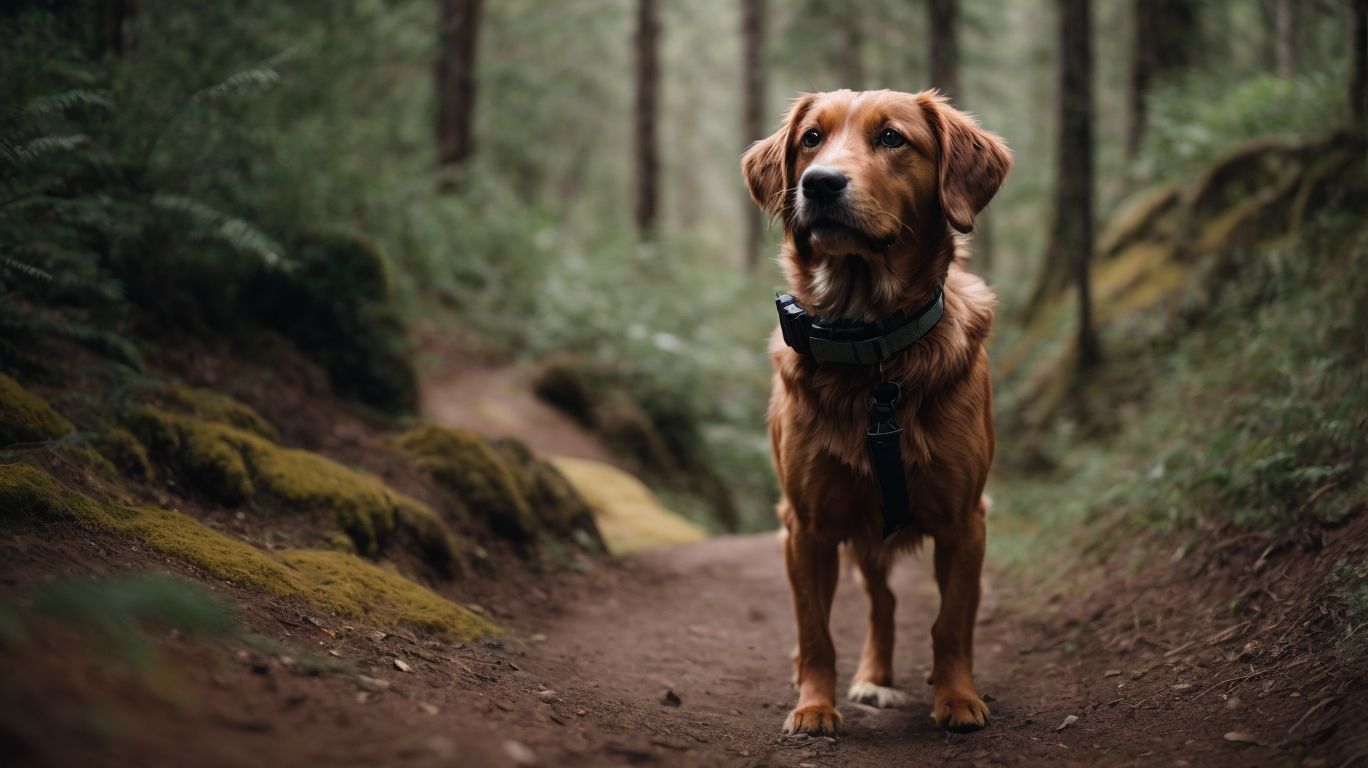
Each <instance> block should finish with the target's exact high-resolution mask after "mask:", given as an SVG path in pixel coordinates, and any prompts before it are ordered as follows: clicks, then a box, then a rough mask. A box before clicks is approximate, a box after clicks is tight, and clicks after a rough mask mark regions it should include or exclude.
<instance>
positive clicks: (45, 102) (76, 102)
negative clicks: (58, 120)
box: [23, 88, 114, 117]
mask: <svg viewBox="0 0 1368 768" xmlns="http://www.w3.org/2000/svg"><path fill="white" fill-rule="evenodd" d="M77 107H99V108H100V109H104V110H109V111H112V110H113V109H114V102H113V101H111V100H110V98H109V97H108V96H106V95H105V94H103V93H101V92H99V91H93V90H90V89H88V88H76V89H73V90H70V91H66V92H63V93H54V94H51V95H48V96H40V97H38V98H36V99H34V100H33V101H31V102H29V104H28V106H26V107H25V108H24V110H23V111H24V113H25V114H26V115H28V116H32V117H41V116H45V115H54V114H63V113H66V112H69V111H71V110H73V109H75V108H77Z"/></svg>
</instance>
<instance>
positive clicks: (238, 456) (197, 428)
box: [131, 407, 260, 505]
mask: <svg viewBox="0 0 1368 768" xmlns="http://www.w3.org/2000/svg"><path fill="white" fill-rule="evenodd" d="M131 424H132V427H133V431H134V432H135V433H136V434H137V435H138V436H139V437H140V438H142V440H143V442H144V443H146V444H147V446H148V447H149V448H151V449H152V451H153V453H155V454H156V455H158V456H159V457H161V458H162V459H163V460H165V461H167V462H168V463H170V464H172V465H174V466H175V467H176V468H177V469H178V470H179V471H180V472H181V473H182V474H183V475H185V476H186V478H187V479H188V480H189V481H190V482H191V483H192V484H193V485H194V486H195V487H196V488H198V489H199V490H200V491H202V492H204V493H206V494H208V495H209V496H210V497H211V498H212V499H214V500H215V501H217V502H219V503H222V504H228V505H236V504H241V503H242V502H244V501H246V500H248V499H250V498H252V496H253V495H254V494H255V493H256V487H255V485H254V484H253V483H252V476H251V474H250V473H249V472H248V471H247V464H246V462H245V461H243V457H242V446H243V445H246V444H248V443H249V442H250V441H256V440H260V438H257V437H256V436H254V435H251V434H248V433H246V432H242V431H240V430H237V429H234V428H232V427H227V426H223V425H219V424H212V423H209V422H204V421H199V420H197V419H191V418H186V417H180V416H173V415H171V414H168V413H166V412H164V411H160V410H157V409H156V408H151V407H142V408H139V409H138V410H137V411H135V412H134V414H133V418H132V420H131Z"/></svg>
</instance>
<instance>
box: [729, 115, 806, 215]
mask: <svg viewBox="0 0 1368 768" xmlns="http://www.w3.org/2000/svg"><path fill="white" fill-rule="evenodd" d="M815 100H816V97H815V96H813V95H812V94H810V93H806V94H803V95H802V96H799V97H798V99H797V100H795V101H794V102H793V106H792V107H790V108H789V111H788V114H787V115H786V116H785V117H784V120H783V122H782V123H780V124H779V130H777V131H775V132H774V133H773V134H771V135H770V136H769V137H768V138H764V139H760V140H759V141H757V142H755V143H754V144H752V145H750V148H749V149H747V150H746V153H745V154H744V155H742V156H741V173H742V175H744V176H745V177H746V185H747V186H748V187H750V195H751V199H752V200H754V201H755V204H756V205H758V206H760V209H761V210H763V211H764V212H765V213H767V214H769V215H770V216H778V215H779V214H780V213H781V212H782V211H783V210H784V202H785V198H786V197H787V195H786V194H785V190H787V189H788V188H789V186H790V184H789V178H788V177H789V173H790V170H789V169H790V168H791V167H792V165H793V156H792V152H793V131H795V130H797V129H798V125H799V124H801V122H802V120H803V115H805V114H807V111H808V109H809V108H810V107H811V106H812V103H813V101H815Z"/></svg>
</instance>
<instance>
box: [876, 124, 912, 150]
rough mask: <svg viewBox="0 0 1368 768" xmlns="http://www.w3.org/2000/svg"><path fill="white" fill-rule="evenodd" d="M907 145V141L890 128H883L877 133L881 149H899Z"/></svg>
mask: <svg viewBox="0 0 1368 768" xmlns="http://www.w3.org/2000/svg"><path fill="white" fill-rule="evenodd" d="M906 143H907V139H906V138H905V137H904V136H903V135H902V134H901V133H898V132H897V131H895V130H893V129H892V128H885V129H883V130H882V131H880V132H879V146H882V147H889V148H890V149H891V148H895V147H901V146H902V145H904V144H906Z"/></svg>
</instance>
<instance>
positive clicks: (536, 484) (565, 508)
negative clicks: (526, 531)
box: [492, 438, 606, 551]
mask: <svg viewBox="0 0 1368 768" xmlns="http://www.w3.org/2000/svg"><path fill="white" fill-rule="evenodd" d="M492 445H493V446H494V448H495V450H497V451H498V452H499V453H500V454H501V455H502V456H503V457H504V460H505V461H506V462H507V463H508V466H509V468H510V469H511V470H512V471H513V475H514V477H515V478H516V479H517V482H518V488H519V490H520V491H521V492H522V495H523V498H525V499H527V504H528V506H530V507H531V508H532V512H533V514H534V515H536V516H537V519H538V520H540V521H541V523H542V525H543V526H544V527H545V528H546V529H547V530H549V531H552V532H554V533H557V534H560V535H569V536H572V537H573V538H575V539H576V540H578V541H579V542H580V543H581V544H586V545H587V546H589V547H590V548H591V549H596V550H599V551H603V550H605V549H606V548H605V546H604V543H603V536H602V535H601V534H600V533H599V529H598V525H597V524H596V523H595V521H594V513H593V510H592V509H590V507H589V504H588V502H586V501H585V500H584V497H583V496H581V495H580V493H579V491H577V490H576V489H575V486H574V485H573V484H571V482H570V480H569V479H568V478H566V477H565V475H564V474H562V473H561V471H560V470H559V469H557V468H556V466H555V465H554V464H552V463H551V462H549V461H546V460H544V459H541V458H539V457H538V456H537V455H536V454H534V453H533V452H532V449H531V448H528V447H527V444H526V443H524V442H522V441H521V440H514V439H511V438H505V439H502V440H494V441H492Z"/></svg>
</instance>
